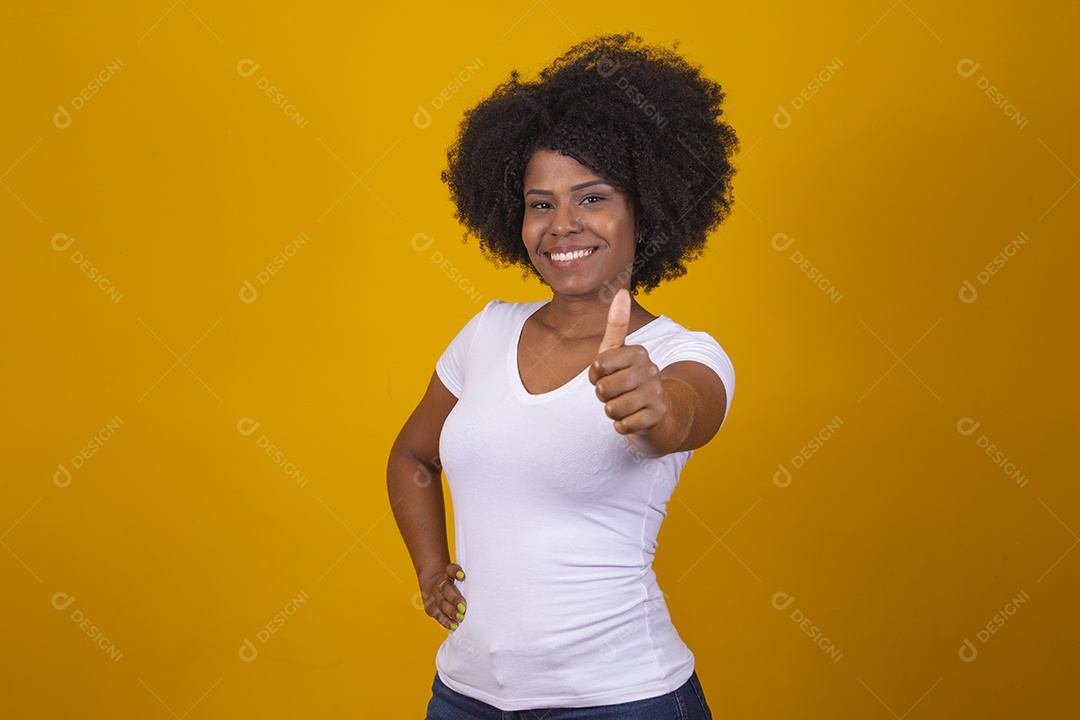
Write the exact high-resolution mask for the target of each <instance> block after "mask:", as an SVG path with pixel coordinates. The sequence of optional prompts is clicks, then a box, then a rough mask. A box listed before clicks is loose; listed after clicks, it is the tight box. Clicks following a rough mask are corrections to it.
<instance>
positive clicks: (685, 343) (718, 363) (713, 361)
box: [657, 330, 735, 427]
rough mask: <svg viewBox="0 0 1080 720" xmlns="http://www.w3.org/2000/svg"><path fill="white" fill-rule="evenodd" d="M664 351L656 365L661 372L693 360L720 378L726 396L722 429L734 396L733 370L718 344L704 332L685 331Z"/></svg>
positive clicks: (729, 360)
mask: <svg viewBox="0 0 1080 720" xmlns="http://www.w3.org/2000/svg"><path fill="white" fill-rule="evenodd" d="M665 350H666V352H665V353H664V357H663V358H662V359H661V362H660V363H658V364H657V365H658V367H660V369H661V370H662V369H664V368H665V367H667V366H668V365H671V364H673V363H677V362H681V361H683V360H693V361H695V362H699V363H701V364H702V365H705V366H706V367H708V368H710V369H712V371H713V372H715V373H716V374H717V375H718V376H719V377H720V380H721V381H722V382H723V383H724V390H725V391H726V393H725V394H726V395H727V406H726V407H725V408H724V420H723V422H721V423H720V427H723V426H724V423H726V422H727V417H728V411H729V410H730V409H731V398H732V396H733V395H734V394H735V368H734V366H733V365H732V364H731V359H730V358H728V355H727V353H726V352H724V349H723V348H722V347H720V343H718V342H716V340H714V339H713V337H712V336H711V335H709V334H708V333H706V332H701V331H694V330H685V331H684V332H681V333H679V334H678V335H677V336H676V337H675V338H674V339H673V340H672V341H670V342H669V343H668V344H667V347H666V348H665Z"/></svg>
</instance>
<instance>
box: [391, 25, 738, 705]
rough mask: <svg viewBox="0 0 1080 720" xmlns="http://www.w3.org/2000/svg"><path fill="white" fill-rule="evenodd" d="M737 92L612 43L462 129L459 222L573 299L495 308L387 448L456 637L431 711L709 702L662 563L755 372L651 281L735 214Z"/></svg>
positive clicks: (662, 57) (498, 101)
mask: <svg viewBox="0 0 1080 720" xmlns="http://www.w3.org/2000/svg"><path fill="white" fill-rule="evenodd" d="M723 97H724V95H723V93H722V91H721V88H720V86H719V85H718V84H716V83H715V82H713V81H711V80H708V79H706V78H705V77H703V76H702V75H701V73H700V70H699V69H698V68H696V67H695V66H693V65H691V64H689V63H688V62H687V61H686V60H684V59H683V58H681V57H680V56H678V55H677V54H675V53H674V52H673V51H671V50H666V49H663V48H658V47H650V46H646V45H644V44H643V43H642V42H641V39H640V38H638V37H636V36H634V35H619V36H608V37H601V38H597V39H594V40H591V41H587V42H584V43H581V44H579V45H577V46H575V47H573V48H571V49H570V50H569V51H568V52H567V53H565V54H564V55H563V56H562V57H560V58H558V59H557V60H556V61H555V62H554V63H553V64H552V65H551V66H550V67H549V68H547V69H545V70H543V71H542V72H541V73H540V76H539V78H538V79H537V80H536V81H533V82H523V81H522V80H521V79H520V78H519V77H518V74H517V73H516V72H514V73H512V75H511V77H510V80H509V81H508V82H507V83H505V84H504V85H502V86H500V87H499V88H497V89H496V90H495V92H494V93H493V94H492V95H491V97H489V98H487V99H485V100H484V101H482V102H481V103H480V104H479V105H478V106H477V107H475V108H473V109H472V110H471V111H469V112H468V113H467V115H466V117H465V119H464V121H463V123H462V126H461V130H460V134H459V136H458V138H457V141H456V143H455V145H454V147H453V148H451V150H450V152H449V154H448V160H449V166H448V168H447V170H446V171H445V172H444V173H443V180H444V181H445V182H446V183H447V184H448V185H449V188H450V192H451V195H452V197H453V199H454V202H455V203H456V206H457V218H458V219H459V220H460V221H461V222H462V224H463V225H464V226H465V228H466V231H467V235H468V234H471V235H474V236H476V237H477V238H479V241H480V245H481V248H482V249H483V251H484V252H485V254H486V255H487V256H488V257H490V258H491V259H492V260H494V261H495V262H496V263H497V264H501V265H508V264H516V265H520V266H521V267H522V268H523V270H524V272H525V273H533V274H535V275H537V276H538V277H539V278H540V279H541V280H542V281H543V283H544V284H546V285H547V286H549V287H550V288H551V293H552V296H551V299H550V300H541V301H538V302H530V303H506V302H502V301H499V300H493V301H491V302H490V303H488V304H487V306H486V307H484V309H483V310H482V311H481V312H479V313H478V314H477V315H476V316H474V317H473V318H472V319H471V320H470V321H469V322H468V323H467V324H466V325H465V327H464V328H463V329H462V330H461V331H460V332H459V333H458V335H457V336H456V337H455V338H454V340H453V341H452V342H451V343H450V346H449V347H448V348H447V349H446V351H445V352H444V353H443V355H442V356H441V357H440V358H439V360H438V362H437V363H436V366H435V372H434V373H433V375H432V377H431V380H430V383H429V385H428V388H427V392H426V393H425V395H424V397H423V399H422V400H421V401H420V403H419V405H418V406H417V407H416V410H415V411H414V412H413V413H412V415H411V416H410V418H409V419H408V421H407V422H406V423H405V426H404V427H403V428H402V430H401V433H400V434H399V436H398V438H397V440H396V441H395V443H394V446H393V448H392V450H391V452H390V459H389V464H388V469H387V482H388V491H389V495H390V501H391V504H392V507H393V510H394V514H395V518H396V520H397V523H398V527H399V528H400V530H401V534H402V537H403V538H404V540H405V543H406V545H407V547H408V549H409V553H410V555H411V557H412V560H413V563H414V567H415V570H416V574H417V580H418V583H419V586H420V593H421V595H422V597H423V599H424V607H425V609H426V610H427V613H428V615H429V616H431V617H432V618H434V619H435V620H436V621H437V622H439V623H440V624H442V625H443V626H444V627H446V628H447V629H448V630H449V633H448V636H447V638H446V640H445V641H444V643H443V644H442V646H441V647H440V648H439V650H438V653H437V655H436V668H437V672H436V675H435V678H434V682H433V685H432V698H431V701H430V703H429V706H428V718H429V719H430V720H448V719H450V718H503V717H509V716H508V715H504V714H503V712H504V711H534V712H532V713H530V712H521V713H520V715H515V717H526V716H528V717H537V718H539V717H543V718H547V720H556V719H557V718H571V717H573V718H600V717H607V718H616V717H617V718H638V717H641V718H653V719H663V718H706V717H711V713H710V711H709V708H708V705H707V703H706V701H705V697H704V693H703V691H702V689H701V685H700V683H699V682H698V678H697V674H696V672H695V670H694V656H693V654H692V653H691V652H690V650H689V649H688V648H687V646H686V645H685V644H684V643H683V641H682V640H681V639H680V637H679V635H678V633H677V632H676V631H675V628H674V627H673V626H672V623H671V619H670V616H669V615H668V611H667V607H666V605H665V602H664V596H663V593H662V592H661V591H660V588H659V587H658V585H657V582H656V576H655V574H654V573H653V570H652V559H653V554H654V551H655V548H656V536H657V534H658V532H659V529H660V523H661V521H662V519H663V517H664V516H665V514H666V513H665V507H666V504H667V501H668V499H669V498H670V496H671V493H672V491H673V490H674V488H675V484H676V483H677V482H678V479H679V473H680V472H681V470H682V467H683V466H684V465H685V463H686V461H687V460H688V459H689V457H690V455H691V454H692V451H693V450H694V449H695V448H698V447H701V446H702V445H704V444H705V443H707V442H708V441H709V440H710V439H711V438H712V437H713V436H714V435H715V433H716V431H717V430H718V429H719V428H720V426H721V425H722V424H723V421H724V419H725V417H726V416H727V411H728V409H729V407H730V403H731V396H732V392H733V390H734V379H735V376H734V371H733V369H732V365H731V362H730V360H729V359H728V357H727V355H726V354H725V353H724V351H723V349H722V348H721V347H720V345H719V344H717V343H716V341H715V340H713V339H712V338H711V337H710V336H708V335H707V334H705V333H703V332H691V331H689V330H687V329H686V328H684V327H682V326H681V325H678V324H676V323H675V322H673V321H672V320H670V319H669V318H667V317H665V316H663V315H661V316H656V315H654V314H652V313H650V312H649V311H647V310H646V309H645V308H643V307H642V306H641V305H640V304H638V302H637V300H636V298H635V297H633V296H635V295H636V294H637V293H638V292H639V291H641V290H645V291H648V290H651V289H653V288H655V287H657V286H658V285H659V284H660V283H661V282H662V281H665V280H669V279H672V278H675V277H678V276H680V275H682V274H684V273H685V272H686V267H685V263H686V262H687V261H688V260H691V259H693V258H695V257H697V256H698V255H699V254H700V253H701V251H702V250H703V249H704V246H705V240H706V237H707V235H708V233H709V231H710V230H712V229H713V228H715V227H716V226H717V225H718V224H719V223H720V222H721V220H722V219H723V218H724V217H726V216H727V214H728V213H729V211H730V208H731V187H730V184H729V181H730V176H731V174H732V167H731V166H730V165H729V157H730V156H731V155H732V154H733V153H734V152H735V151H736V149H737V139H736V136H735V133H734V132H733V131H732V129H731V128H730V127H729V126H728V125H726V124H725V123H723V122H722V121H721V120H720V115H721V110H720V105H721V101H722V99H723ZM442 469H445V471H446V477H447V483H448V484H449V487H450V492H451V494H452V497H453V500H454V527H455V539H456V556H457V560H458V562H450V555H449V550H448V543H447V535H446V526H445V514H444V504H443V496H442V486H441V483H440V482H439V481H438V478H439V472H440V470H442ZM433 478H434V481H433Z"/></svg>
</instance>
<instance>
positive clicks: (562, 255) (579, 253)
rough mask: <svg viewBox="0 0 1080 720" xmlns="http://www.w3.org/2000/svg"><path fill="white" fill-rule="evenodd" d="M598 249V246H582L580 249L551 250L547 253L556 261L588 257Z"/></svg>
mask: <svg viewBox="0 0 1080 720" xmlns="http://www.w3.org/2000/svg"><path fill="white" fill-rule="evenodd" d="M595 251H596V248H594V247H591V248H581V249H580V250H572V251H570V252H549V253H545V255H547V256H548V257H549V258H551V259H552V260H554V261H556V262H566V261H567V260H577V259H578V258H583V257H588V256H589V255H592V254H593V253H594V252H595Z"/></svg>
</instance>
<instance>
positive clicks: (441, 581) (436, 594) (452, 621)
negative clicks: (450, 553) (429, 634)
mask: <svg viewBox="0 0 1080 720" xmlns="http://www.w3.org/2000/svg"><path fill="white" fill-rule="evenodd" d="M464 579H465V571H464V570H462V569H461V566H460V565H458V564H457V563H450V564H449V565H447V566H446V568H445V569H443V570H440V571H439V572H437V573H434V574H432V575H431V576H429V577H426V578H421V580H420V595H421V597H423V599H424V610H425V611H426V612H427V614H428V615H430V616H431V617H432V618H434V619H435V620H436V621H437V622H438V623H439V624H440V625H442V626H443V627H445V628H446V629H448V630H457V627H458V623H459V622H461V621H462V620H464V619H465V609H466V605H465V598H464V597H463V596H462V594H461V593H460V592H458V589H457V587H456V586H455V585H454V580H464Z"/></svg>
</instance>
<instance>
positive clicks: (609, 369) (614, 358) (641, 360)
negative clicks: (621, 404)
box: [589, 345, 660, 400]
mask: <svg viewBox="0 0 1080 720" xmlns="http://www.w3.org/2000/svg"><path fill="white" fill-rule="evenodd" d="M659 377H660V370H659V368H657V367H656V365H655V364H654V363H653V362H652V361H651V360H649V353H648V351H646V350H645V348H644V347H642V346H641V345H623V346H622V347H621V348H614V349H612V350H608V351H607V352H606V353H604V356H603V357H598V358H596V360H595V361H594V362H593V364H592V366H591V367H590V368H589V381H590V382H591V383H592V384H593V385H595V386H596V396H597V397H598V398H600V399H601V400H611V399H612V398H616V397H618V396H619V395H622V394H623V393H626V392H630V391H632V390H634V389H636V388H639V387H643V386H646V385H648V384H650V383H653V381H655V380H658V379H659Z"/></svg>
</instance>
